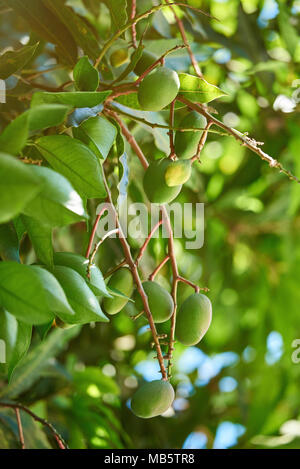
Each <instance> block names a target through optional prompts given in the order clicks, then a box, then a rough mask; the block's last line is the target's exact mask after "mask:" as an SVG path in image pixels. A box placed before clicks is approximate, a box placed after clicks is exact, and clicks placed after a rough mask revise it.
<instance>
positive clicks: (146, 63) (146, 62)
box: [134, 50, 157, 76]
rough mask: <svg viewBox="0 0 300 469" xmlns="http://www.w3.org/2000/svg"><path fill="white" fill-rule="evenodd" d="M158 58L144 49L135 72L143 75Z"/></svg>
mask: <svg viewBox="0 0 300 469" xmlns="http://www.w3.org/2000/svg"><path fill="white" fill-rule="evenodd" d="M156 60H157V57H156V55H154V54H152V52H149V51H147V50H144V51H143V53H142V56H141V58H140V60H139V61H138V63H137V64H136V66H135V69H134V73H136V75H139V76H140V75H142V74H143V73H144V72H145V71H146V70H147V69H148V68H149V67H150V66H151V65H152V64H153V63H154V62H155V61H156Z"/></svg>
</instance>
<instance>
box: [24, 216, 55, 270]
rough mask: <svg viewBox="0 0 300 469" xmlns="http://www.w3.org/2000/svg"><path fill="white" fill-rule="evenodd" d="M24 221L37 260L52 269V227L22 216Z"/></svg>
mask: <svg viewBox="0 0 300 469" xmlns="http://www.w3.org/2000/svg"><path fill="white" fill-rule="evenodd" d="M22 221H23V223H24V226H25V227H26V230H27V233H28V236H29V238H30V241H31V243H32V245H33V249H34V250H35V253H36V257H37V259H39V260H40V261H41V262H42V263H43V264H46V265H48V266H50V267H51V266H52V265H53V246H52V227H51V226H49V225H45V224H44V223H41V222H39V221H38V220H36V219H35V218H32V217H27V216H26V215H22Z"/></svg>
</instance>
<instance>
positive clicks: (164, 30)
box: [0, 0, 300, 449]
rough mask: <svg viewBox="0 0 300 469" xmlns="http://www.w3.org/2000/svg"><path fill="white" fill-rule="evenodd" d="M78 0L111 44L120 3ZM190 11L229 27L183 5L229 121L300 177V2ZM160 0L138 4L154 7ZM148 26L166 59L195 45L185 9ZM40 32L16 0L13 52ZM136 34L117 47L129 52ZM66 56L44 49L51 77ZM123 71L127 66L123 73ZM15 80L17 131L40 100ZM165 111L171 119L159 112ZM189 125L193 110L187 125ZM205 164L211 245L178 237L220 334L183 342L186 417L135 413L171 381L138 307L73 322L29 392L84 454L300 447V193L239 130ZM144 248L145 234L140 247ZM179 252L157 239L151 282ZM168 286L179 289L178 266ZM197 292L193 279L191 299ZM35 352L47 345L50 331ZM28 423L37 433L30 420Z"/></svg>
mask: <svg viewBox="0 0 300 469" xmlns="http://www.w3.org/2000/svg"><path fill="white" fill-rule="evenodd" d="M1 3H2V2H0V4H1ZM66 3H67V4H68V5H70V6H72V7H73V8H74V9H75V10H76V11H77V12H78V13H79V14H80V15H81V16H83V17H84V18H86V20H87V21H89V22H90V23H91V24H92V25H93V27H94V28H95V31H97V32H98V33H99V35H101V37H102V38H105V37H108V36H109V31H110V14H109V9H108V8H107V4H106V2H99V1H94V0H82V1H81V0H68V1H67V2H66ZM186 3H189V4H190V5H194V6H196V7H199V8H203V10H205V11H207V12H209V13H210V14H211V15H213V16H215V17H216V18H218V19H219V21H214V20H208V19H207V18H206V17H205V16H203V15H201V14H200V13H197V12H195V11H193V10H187V9H185V8H179V7H177V10H176V11H177V14H178V16H179V17H180V18H181V19H182V21H183V24H184V26H185V29H186V33H187V37H188V39H189V41H190V43H191V47H192V50H193V52H194V54H195V56H196V58H197V61H198V62H199V65H200V67H201V70H202V72H203V74H204V77H205V78H206V79H207V81H209V82H210V83H212V84H215V85H217V86H218V87H220V88H221V89H222V90H223V91H225V92H226V93H227V96H225V97H223V98H221V99H218V100H217V101H215V102H213V103H211V104H210V105H211V106H212V107H213V108H214V109H216V110H217V112H218V114H219V115H218V118H219V119H221V120H222V121H223V122H224V123H225V124H226V125H228V126H230V127H234V128H236V129H237V130H239V131H241V132H248V133H249V135H250V136H253V137H254V138H255V139H256V140H257V141H259V142H264V145H263V149H264V151H265V152H267V153H268V154H270V155H271V156H273V157H274V158H276V159H278V160H279V161H280V162H281V163H282V164H283V165H284V166H285V167H287V168H288V169H290V170H292V171H293V172H294V173H295V174H296V175H297V176H298V177H299V176H300V131H299V124H300V115H299V100H300V91H299V89H300V81H297V79H299V78H300V73H299V70H300V39H299V30H300V28H299V21H300V1H299V0H294V1H275V0H241V1H237V0H212V1H205V0H203V1H201V0H188V1H187V2H186ZM153 4H156V2H155V1H153V2H152V1H151V0H138V2H137V6H138V11H139V12H140V13H141V12H142V11H145V10H147V9H149V8H151V6H152V5H153ZM146 26H147V30H146V32H145V35H144V44H145V46H146V48H147V49H148V50H150V51H152V52H154V53H156V54H157V55H161V54H162V53H164V52H165V51H166V50H168V49H170V48H171V47H173V46H174V45H176V44H180V43H182V39H181V36H180V33H179V30H178V27H177V24H176V22H175V20H174V16H173V14H172V12H171V11H170V10H169V9H164V10H163V11H160V12H157V13H155V14H154V15H152V16H151V18H150V20H149V21H146V20H145V22H140V23H139V25H138V28H137V29H138V37H140V36H141V34H142V33H143V32H144V31H145V28H146ZM33 36H34V33H33V34H32V35H31V36H30V35H29V31H28V26H27V25H26V23H25V22H24V21H23V20H22V18H18V17H16V16H15V15H14V14H12V13H11V12H9V11H6V7H4V6H3V12H2V15H1V23H0V48H1V49H5V48H7V47H10V46H16V45H18V44H20V43H22V44H26V43H28V42H29V41H34V37H33ZM122 41H123V40H120V42H118V43H117V44H116V45H115V46H116V47H121V46H122V44H123V42H124V43H125V41H123V42H122ZM126 44H127V42H126ZM51 54H52V50H51V46H50V45H47V46H46V47H45V46H44V48H43V51H42V52H41V53H40V55H39V56H38V57H37V59H36V62H35V65H34V67H35V68H36V70H41V69H42V67H46V66H48V67H49V64H53V60H54V59H53V57H52V55H51ZM166 64H167V65H168V66H170V67H171V68H173V69H175V70H177V71H185V72H189V73H194V72H193V69H192V68H191V67H190V60H189V56H188V54H187V52H186V51H185V50H184V49H183V50H180V51H178V52H176V53H174V54H172V55H170V56H168V58H167V60H166ZM124 67H126V64H125V65H124ZM120 70H121V71H122V68H121V69H120V68H119V69H118V70H114V69H113V70H112V73H113V74H114V73H116V74H117V75H118V74H119V73H120ZM47 80H48V81H47V83H48V85H53V86H59V85H60V84H61V83H63V82H64V81H66V71H64V70H58V71H57V72H56V73H52V74H51V75H47ZM7 85H8V88H9V89H10V92H9V100H8V103H7V105H6V106H5V107H1V123H2V124H1V125H2V127H3V126H5V125H6V123H7V121H8V120H9V119H10V118H11V115H12V114H13V113H15V114H17V113H18V112H20V111H21V110H22V109H23V108H24V106H26V102H25V104H24V100H22V99H19V97H20V95H22V93H23V94H25V93H26V84H24V83H22V82H21V81H19V80H18V78H16V77H11V78H10V79H9V80H8V83H7ZM135 115H136V116H140V117H141V116H142V113H141V112H138V111H137V112H135ZM147 117H148V119H149V113H147ZM152 117H153V122H154V121H157V119H158V116H157V115H156V114H155V113H154V114H153V116H151V119H152ZM180 117H181V113H180V111H179V112H178V113H176V119H178V120H179V119H180ZM159 119H161V121H162V122H163V119H165V120H166V119H167V114H166V115H164V113H160V116H159ZM125 121H126V123H127V125H128V126H129V128H130V130H131V131H132V133H133V134H134V136H135V137H136V139H137V141H138V142H139V144H140V145H141V147H142V149H143V151H144V152H145V155H146V156H147V158H148V159H149V160H154V159H156V158H159V157H161V156H163V155H164V154H165V153H166V152H168V145H169V143H168V136H167V134H166V132H165V131H164V130H160V129H151V128H149V127H145V126H143V125H140V124H138V123H134V122H133V121H130V120H126V119H125ZM127 154H128V160H129V169H130V173H129V174H130V175H129V185H128V195H129V199H130V201H134V202H146V198H145V195H144V194H143V191H142V175H143V170H142V168H141V166H140V164H139V161H138V160H137V157H136V156H135V155H134V154H132V152H131V150H130V148H129V147H128V148H127ZM201 160H202V162H201V164H197V165H195V168H194V171H193V176H192V179H191V180H190V181H189V182H188V183H187V184H186V185H185V186H184V190H183V191H182V193H181V194H180V196H179V197H178V199H177V200H176V201H179V202H181V203H184V202H191V203H197V202H203V203H205V243H204V246H203V247H202V248H201V249H199V250H186V249H185V240H184V239H182V240H180V239H177V240H176V243H175V245H176V254H177V260H178V265H179V269H180V273H181V274H182V275H183V276H184V277H187V278H189V279H190V280H192V281H193V282H195V283H197V284H199V285H201V286H206V287H208V288H209V289H210V293H209V297H210V299H211V301H212V304H213V322H212V326H211V328H210V330H209V332H208V333H207V335H206V337H205V339H204V340H203V341H202V342H201V343H200V345H199V346H198V347H190V348H186V347H183V346H182V345H180V344H177V345H176V351H175V365H174V368H173V377H172V383H173V384H174V386H175V387H176V399H175V402H174V409H173V410H170V411H168V412H167V414H166V415H164V416H163V417H158V418H155V419H153V420H150V421H143V420H139V419H137V418H136V417H135V416H134V415H133V414H132V413H131V412H130V410H129V400H130V397H131V396H132V394H133V392H134V391H135V390H136V388H137V386H138V384H139V383H140V382H142V381H143V380H145V381H150V380H153V379H157V378H159V374H158V367H157V363H156V361H155V360H154V359H153V357H154V352H152V351H151V348H150V347H149V342H150V333H149V331H148V330H147V327H146V326H145V322H143V320H142V319H141V320H138V321H136V322H133V321H132V320H131V319H130V317H129V316H130V314H132V308H133V307H132V306H130V305H129V306H128V307H127V308H125V310H124V311H122V312H121V313H120V314H119V315H118V316H116V317H114V318H113V319H112V321H111V323H110V324H108V325H106V324H105V325H103V324H99V325H97V326H93V325H91V326H85V327H84V328H82V330H81V332H80V331H78V330H77V329H70V330H67V332H66V334H67V336H66V335H65V336H64V339H62V334H63V332H64V331H62V330H56V331H54V332H53V333H54V334H57V341H58V342H60V341H61V342H63V341H64V340H65V341H66V342H67V341H69V342H68V347H67V348H65V350H64V351H61V348H62V347H61V348H60V347H56V349H55V350H52V349H51V354H52V355H51V359H50V360H49V362H47V366H46V367H44V368H43V370H42V371H41V373H40V374H39V376H37V377H36V379H35V380H34V382H33V383H32V386H31V387H29V389H27V390H26V392H24V393H23V394H22V395H21V396H20V397H19V399H21V400H22V402H25V403H27V404H28V405H30V406H31V408H32V409H33V410H35V412H37V413H38V414H39V415H41V416H44V417H47V418H48V419H49V420H51V421H53V422H54V424H55V425H56V426H57V428H58V429H59V430H60V431H61V432H62V434H63V435H64V436H65V437H66V439H67V440H68V441H69V443H70V446H71V447H73V448H190V449H206V448H231V447H235V448H271V449H272V448H298V449H299V448H300V394H299V384H300V352H299V354H298V356H299V363H297V353H296V354H294V359H293V357H292V354H293V352H295V351H296V348H295V343H294V345H293V342H294V341H295V340H296V339H300V317H299V314H300V307H299V305H300V288H299V282H300V241H299V229H300V215H299V205H300V186H299V185H298V184H297V183H295V182H292V181H289V179H288V178H287V177H286V176H284V175H282V174H280V173H279V172H278V171H276V170H274V169H272V168H270V167H269V166H268V164H267V163H265V162H263V161H261V160H260V158H259V157H258V156H257V155H255V154H254V153H251V152H250V151H249V150H247V149H246V148H245V147H243V146H241V145H240V144H239V143H238V142H237V141H235V140H234V139H233V138H232V137H224V136H220V135H218V134H214V133H210V135H209V137H208V141H207V144H206V146H205V148H204V150H203V152H202V158H201ZM115 161H116V160H115V158H114V156H112V157H111V158H110V159H109V160H108V163H107V165H106V170H107V173H108V174H110V182H111V183H114V182H115V188H116V187H117V184H118V181H119V180H118V171H117V170H116V168H115ZM142 241H143V240H133V239H131V240H130V243H131V246H132V248H133V250H134V252H138V248H139V246H141V244H142ZM86 242H87V235H86V231H85V227H84V226H83V225H76V226H72V227H66V228H63V229H60V230H57V231H56V233H55V247H56V249H57V250H66V251H76V252H78V253H80V254H82V253H83V252H84V247H85V246H86ZM165 250H166V242H165V240H162V239H153V240H152V241H151V243H150V246H149V249H148V251H147V254H146V255H145V257H144V258H143V261H142V263H141V275H142V277H143V278H146V277H147V276H148V275H149V273H151V272H152V271H153V269H154V268H155V266H156V265H157V264H158V263H159V262H160V261H161V260H162V258H163V256H164V253H165ZM22 252H23V258H24V260H25V261H26V262H28V263H29V262H34V260H35V258H34V253H33V251H32V249H31V246H30V243H29V241H28V239H26V238H25V239H24V240H23V244H22ZM121 260H123V257H122V251H121V248H120V245H119V243H118V241H117V240H108V241H106V243H105V245H104V246H103V247H102V248H101V249H100V251H99V255H98V259H97V263H98V265H99V266H100V267H101V270H102V271H103V272H104V273H105V272H106V271H107V270H109V269H110V268H111V267H112V265H116V264H118V262H119V261H121ZM158 281H159V282H160V283H161V284H162V285H163V286H165V287H166V288H167V289H169V290H170V281H171V272H170V270H169V266H166V267H165V268H164V269H163V270H162V271H161V274H160V275H159V276H158ZM191 292H192V289H191V288H190V287H188V286H186V285H180V289H179V303H181V302H182V301H183V300H184V299H185V298H186V297H187V296H188V295H189V294H191ZM79 332H80V333H79ZM162 332H163V328H162ZM47 340H48V339H47ZM35 343H36V345H35V347H41V346H43V344H42V345H41V344H40V341H39V338H38V337H35ZM299 343H300V342H299ZM298 347H299V345H298ZM38 350H40V349H38ZM31 353H32V354H34V353H37V352H36V349H35V348H33V350H32V352H31ZM55 354H56V355H57V357H56V358H55V359H54V358H53V355H55ZM49 358H50V357H49ZM0 420H1V419H0ZM2 420H3V419H2ZM25 420H26V419H25ZM26 424H28V425H29V426H30V425H34V424H33V423H32V422H29V421H28V422H27V420H26V422H25V423H24V425H26ZM3 425H4V424H1V425H0V438H1V433H3V432H4V431H5V428H6V431H7V428H8V427H9V428H10V431H11V432H12V434H13V432H14V428H13V423H12V422H10V420H9V415H8V414H7V416H6V420H5V426H3ZM25 433H28V432H25ZM29 433H30V432H29ZM31 435H32V436H31V437H30V438H32V439H34V438H36V440H35V441H34V445H37V446H40V447H45V446H47V444H48V443H47V442H46V440H45V439H44V437H43V436H42V434H41V430H40V428H39V427H36V426H35V427H34V431H33V430H32V432H31Z"/></svg>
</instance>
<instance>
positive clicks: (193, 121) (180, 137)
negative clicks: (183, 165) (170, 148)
mask: <svg viewBox="0 0 300 469" xmlns="http://www.w3.org/2000/svg"><path fill="white" fill-rule="evenodd" d="M206 124H207V121H206V119H205V117H204V116H202V115H201V114H199V113H198V112H196V111H192V112H190V113H189V114H187V115H186V116H185V117H184V118H183V119H182V120H181V121H180V124H179V126H178V127H179V128H180V129H204V128H205V127H206ZM202 134H203V130H199V131H198V132H193V131H190V132H188V131H187V132H180V131H177V132H176V136H175V142H174V146H175V153H176V155H177V156H178V158H181V159H183V160H187V159H189V158H192V157H193V156H194V155H195V154H196V153H197V148H198V144H199V141H200V138H201V135H202Z"/></svg>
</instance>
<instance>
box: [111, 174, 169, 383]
mask: <svg viewBox="0 0 300 469" xmlns="http://www.w3.org/2000/svg"><path fill="white" fill-rule="evenodd" d="M102 172H103V181H104V185H105V187H106V191H107V194H108V199H109V202H110V204H111V207H112V208H113V210H114V216H115V220H116V224H117V228H118V230H119V239H120V242H121V244H122V247H123V251H124V256H125V259H126V262H127V264H128V266H129V268H130V270H131V273H132V276H133V279H134V282H135V284H136V286H137V289H138V292H139V294H140V296H141V299H142V302H143V306H144V311H145V313H146V316H147V319H148V322H149V326H150V329H151V332H152V336H153V341H154V343H155V348H156V353H157V360H158V363H159V367H160V372H161V375H162V379H163V380H165V381H166V380H167V379H168V375H167V371H166V367H165V364H164V357H163V354H162V351H161V346H160V343H159V338H158V335H157V330H156V326H155V323H154V320H153V317H152V313H151V310H150V307H149V303H148V297H147V295H146V293H145V290H144V288H143V285H142V281H141V279H140V276H139V273H138V268H137V265H136V263H135V261H134V260H133V257H132V255H131V250H130V246H129V244H128V242H127V240H126V238H125V235H124V232H123V230H122V227H121V224H120V222H119V217H118V213H117V211H116V208H115V206H114V204H113V201H112V196H111V193H110V190H109V187H108V184H107V181H106V177H105V173H104V170H103V168H102Z"/></svg>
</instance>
